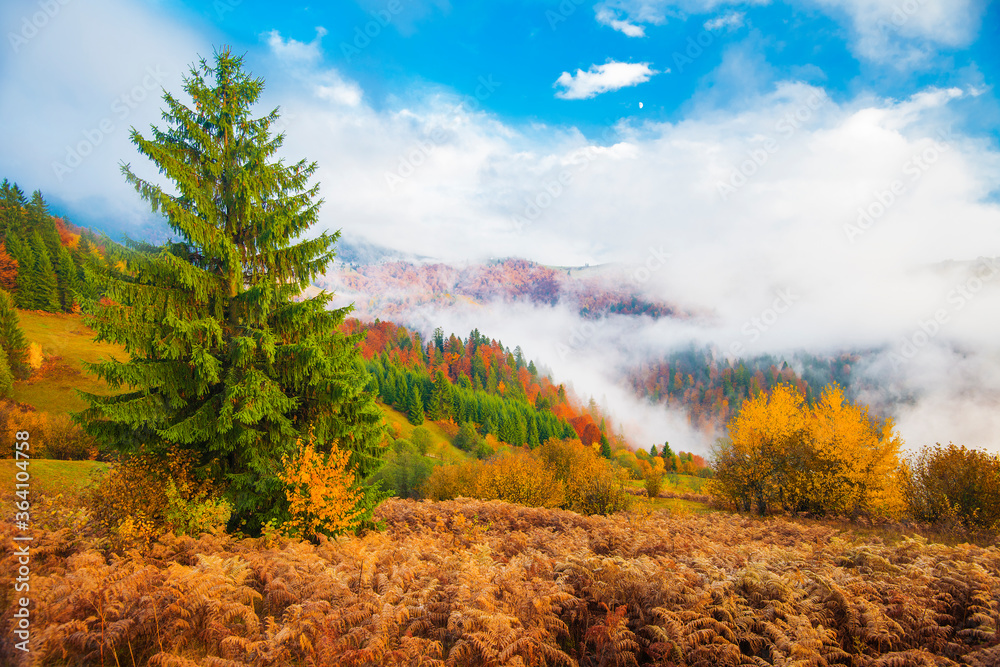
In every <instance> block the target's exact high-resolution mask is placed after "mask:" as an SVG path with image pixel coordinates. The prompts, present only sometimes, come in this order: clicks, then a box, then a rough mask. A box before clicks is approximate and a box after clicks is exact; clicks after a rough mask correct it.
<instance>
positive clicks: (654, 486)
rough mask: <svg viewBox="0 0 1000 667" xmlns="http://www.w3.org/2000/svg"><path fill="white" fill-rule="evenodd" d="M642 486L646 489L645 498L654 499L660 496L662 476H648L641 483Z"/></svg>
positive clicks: (656, 474)
mask: <svg viewBox="0 0 1000 667" xmlns="http://www.w3.org/2000/svg"><path fill="white" fill-rule="evenodd" d="M643 486H645V487H646V495H647V496H649V497H650V498H656V497H657V496H659V495H660V491H662V490H663V475H661V474H658V473H654V474H652V475H649V476H648V477H646V479H645V481H644V482H643Z"/></svg>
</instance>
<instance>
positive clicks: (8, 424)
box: [0, 400, 98, 461]
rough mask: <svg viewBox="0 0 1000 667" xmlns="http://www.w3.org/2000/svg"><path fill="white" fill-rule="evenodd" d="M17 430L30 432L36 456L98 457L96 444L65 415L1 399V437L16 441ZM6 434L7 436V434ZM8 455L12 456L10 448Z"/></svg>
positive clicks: (79, 459)
mask: <svg viewBox="0 0 1000 667" xmlns="http://www.w3.org/2000/svg"><path fill="white" fill-rule="evenodd" d="M15 431H28V432H29V433H31V453H32V457H33V458H49V459H61V460H72V461H85V460H93V459H95V458H97V455H98V451H97V443H96V442H94V439H93V438H91V437H90V436H89V435H87V434H86V433H85V432H84V431H83V430H82V429H81V428H80V427H79V426H77V425H76V424H74V423H73V421H72V420H71V419H70V418H69V417H68V416H66V415H51V414H49V413H46V412H38V411H36V410H35V409H34V408H32V407H30V406H26V405H21V404H19V403H14V402H13V401H10V400H0V437H3V439H4V441H5V442H11V443H12V442H14V432H15ZM4 436H6V437H4ZM4 455H5V456H12V454H11V450H10V449H8V450H6V451H5V454H4Z"/></svg>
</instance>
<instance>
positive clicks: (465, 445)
mask: <svg viewBox="0 0 1000 667" xmlns="http://www.w3.org/2000/svg"><path fill="white" fill-rule="evenodd" d="M455 446H456V447H458V448H459V449H461V450H462V451H463V452H469V453H472V454H475V455H476V457H477V458H483V457H482V456H480V454H482V453H484V452H485V451H488V450H487V448H486V440H485V439H484V438H483V436H481V435H479V433H477V432H476V426H475V424H473V423H472V422H463V423H462V425H461V426H460V427H459V429H458V434H457V435H456V436H455Z"/></svg>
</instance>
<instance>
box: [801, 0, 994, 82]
mask: <svg viewBox="0 0 1000 667" xmlns="http://www.w3.org/2000/svg"><path fill="white" fill-rule="evenodd" d="M812 2H814V3H815V4H817V5H819V6H820V7H822V8H825V9H827V10H828V11H830V12H831V13H832V14H833V15H834V16H836V15H837V14H838V13H843V14H846V15H847V17H848V19H849V21H850V24H851V27H852V30H853V32H854V40H853V46H852V48H853V51H854V52H855V53H856V54H857V55H859V56H861V57H863V58H866V59H868V60H873V61H878V62H884V63H891V64H892V65H894V66H896V67H899V68H903V67H907V66H914V65H917V64H919V63H920V62H922V61H926V60H929V59H930V58H932V57H933V55H934V52H935V51H936V50H937V49H938V48H941V47H944V48H955V47H961V46H965V45H967V44H968V43H969V42H970V41H971V40H972V38H974V37H975V35H976V33H977V32H978V30H979V25H980V21H981V19H982V14H983V10H984V5H985V3H984V2H982V0H910V1H909V2H900V1H899V0H812Z"/></svg>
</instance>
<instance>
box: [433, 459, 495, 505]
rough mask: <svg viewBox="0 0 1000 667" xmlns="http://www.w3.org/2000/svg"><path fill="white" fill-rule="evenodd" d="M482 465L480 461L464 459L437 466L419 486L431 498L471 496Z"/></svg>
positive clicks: (442, 498)
mask: <svg viewBox="0 0 1000 667" xmlns="http://www.w3.org/2000/svg"><path fill="white" fill-rule="evenodd" d="M483 465H484V464H483V463H482V462H480V461H466V462H464V463H457V464H452V465H444V466H437V467H435V468H434V470H432V471H431V474H430V475H429V476H428V477H427V480H426V481H425V482H424V484H423V486H422V487H421V493H422V494H423V496H424V497H425V498H429V499H431V500H452V499H454V498H458V497H459V496H465V497H470V498H471V497H473V496H474V494H475V493H476V480H477V479H478V477H479V471H480V469H481V468H482V466H483Z"/></svg>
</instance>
